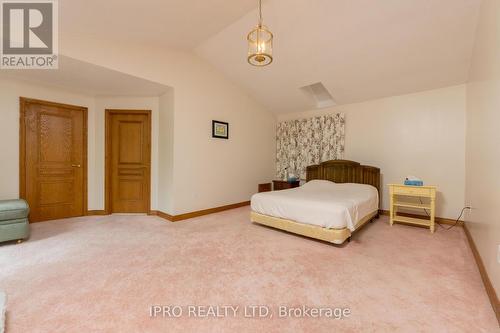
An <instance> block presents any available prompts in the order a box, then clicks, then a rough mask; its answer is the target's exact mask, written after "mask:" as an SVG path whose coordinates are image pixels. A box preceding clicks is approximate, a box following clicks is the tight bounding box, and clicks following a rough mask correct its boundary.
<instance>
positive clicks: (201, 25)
mask: <svg viewBox="0 0 500 333" xmlns="http://www.w3.org/2000/svg"><path fill="white" fill-rule="evenodd" d="M256 6H257V0H59V18H60V21H59V24H60V33H61V34H63V35H64V34H67V35H72V36H74V35H79V34H85V35H89V36H94V37H98V38H103V39H109V40H119V41H122V42H123V41H125V42H128V41H129V42H130V43H131V47H133V45H134V43H138V44H143V43H145V44H148V43H149V44H154V45H156V46H159V47H176V48H183V49H191V48H193V47H195V46H196V45H198V44H199V43H201V42H202V41H204V40H206V39H207V38H208V37H210V36H212V35H213V34H215V33H217V32H218V31H220V30H222V29H223V28H225V27H226V26H227V25H229V24H230V23H232V22H234V21H236V20H237V19H238V18H240V17H241V16H243V15H245V14H246V13H248V11H250V10H252V9H253V8H255V7H256Z"/></svg>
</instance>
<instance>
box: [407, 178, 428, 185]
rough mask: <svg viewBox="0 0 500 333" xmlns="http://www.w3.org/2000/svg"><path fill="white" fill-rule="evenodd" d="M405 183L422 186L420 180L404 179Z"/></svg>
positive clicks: (422, 183)
mask: <svg viewBox="0 0 500 333" xmlns="http://www.w3.org/2000/svg"><path fill="white" fill-rule="evenodd" d="M405 185H408V186H424V182H423V181H422V180H409V179H405Z"/></svg>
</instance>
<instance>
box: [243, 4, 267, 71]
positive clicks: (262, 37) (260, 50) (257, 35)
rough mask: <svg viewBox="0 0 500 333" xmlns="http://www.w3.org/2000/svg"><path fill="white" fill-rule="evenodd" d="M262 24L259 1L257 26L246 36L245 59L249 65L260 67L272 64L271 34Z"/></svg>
mask: <svg viewBox="0 0 500 333" xmlns="http://www.w3.org/2000/svg"><path fill="white" fill-rule="evenodd" d="M262 22H263V21H262V0H259V24H258V25H257V26H256V27H255V28H254V29H253V30H252V31H250V33H249V34H248V36H247V40H248V58H247V59H248V63H249V64H250V65H253V66H260V67H262V66H267V65H269V64H271V63H272V62H273V34H272V33H271V31H269V29H268V28H267V27H266V26H265V25H263V24H262Z"/></svg>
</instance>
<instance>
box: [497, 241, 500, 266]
mask: <svg viewBox="0 0 500 333" xmlns="http://www.w3.org/2000/svg"><path fill="white" fill-rule="evenodd" d="M497 261H498V263H499V264H500V245H498V253H497Z"/></svg>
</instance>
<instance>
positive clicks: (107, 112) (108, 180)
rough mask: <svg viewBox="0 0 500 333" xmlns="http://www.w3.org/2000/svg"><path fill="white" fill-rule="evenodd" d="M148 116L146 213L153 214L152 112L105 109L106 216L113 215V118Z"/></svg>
mask: <svg viewBox="0 0 500 333" xmlns="http://www.w3.org/2000/svg"><path fill="white" fill-rule="evenodd" d="M116 114H119V115H127V114H128V115H136V114H139V115H146V116H147V117H148V127H149V155H148V162H149V186H148V193H147V196H146V198H147V204H146V205H147V207H148V210H147V211H146V212H144V213H147V214H149V213H150V212H151V175H152V172H151V155H152V154H153V149H152V140H153V138H152V134H153V132H152V124H151V122H152V120H151V110H128V109H105V139H104V140H105V143H104V156H105V158H104V211H105V214H106V215H110V214H112V211H111V161H110V160H111V142H112V141H111V140H112V138H111V117H112V116H113V115H116Z"/></svg>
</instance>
